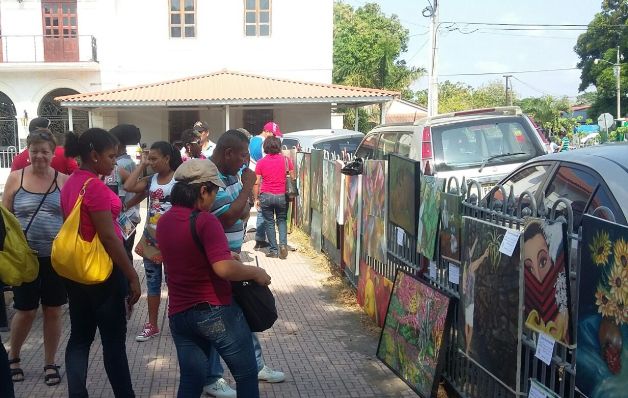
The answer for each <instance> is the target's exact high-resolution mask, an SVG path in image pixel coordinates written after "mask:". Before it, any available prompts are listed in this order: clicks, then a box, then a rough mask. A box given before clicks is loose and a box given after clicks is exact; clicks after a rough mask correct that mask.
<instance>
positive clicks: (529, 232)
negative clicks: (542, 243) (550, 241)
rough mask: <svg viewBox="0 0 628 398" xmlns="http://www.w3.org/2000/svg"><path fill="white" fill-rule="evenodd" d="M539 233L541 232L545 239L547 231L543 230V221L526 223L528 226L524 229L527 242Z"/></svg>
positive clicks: (524, 237)
mask: <svg viewBox="0 0 628 398" xmlns="http://www.w3.org/2000/svg"><path fill="white" fill-rule="evenodd" d="M538 234H541V236H543V239H545V233H544V232H543V226H542V225H541V223H540V222H538V221H532V222H531V223H530V224H528V225H526V228H525V230H524V231H523V241H524V242H527V241H528V240H530V239H532V238H534V237H535V236H537V235H538Z"/></svg>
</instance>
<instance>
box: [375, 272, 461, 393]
mask: <svg viewBox="0 0 628 398" xmlns="http://www.w3.org/2000/svg"><path fill="white" fill-rule="evenodd" d="M449 301H450V300H449V297H448V296H446V295H445V294H443V293H441V292H439V291H438V290H436V289H434V288H433V287H431V286H429V285H427V284H425V283H423V282H421V281H419V280H418V279H415V278H414V277H412V276H411V275H409V274H407V273H405V272H404V271H397V275H396V277H395V283H394V285H393V290H392V295H391V297H390V303H389V304H388V311H387V312H386V319H385V322H384V327H383V328H382V333H381V336H380V339H379V345H378V347H377V357H378V358H379V359H381V360H382V362H384V363H385V364H386V365H387V366H388V367H389V368H390V369H391V370H392V371H393V372H395V373H396V374H397V375H399V377H401V379H402V380H403V381H405V382H406V383H407V384H408V385H409V386H410V387H411V388H412V389H413V390H414V391H415V392H416V393H417V394H419V395H420V396H421V397H424V398H429V397H433V396H436V391H437V389H438V382H439V372H440V369H439V364H440V358H441V354H442V351H443V348H444V347H445V341H444V340H445V337H446V333H445V332H446V331H447V330H448V324H447V323H448V318H449V315H448V314H449Z"/></svg>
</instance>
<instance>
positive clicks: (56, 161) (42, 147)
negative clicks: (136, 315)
mask: <svg viewBox="0 0 628 398" xmlns="http://www.w3.org/2000/svg"><path fill="white" fill-rule="evenodd" d="M49 124H50V122H49V121H48V120H47V119H45V118H36V119H33V120H32V121H31V123H30V126H29V135H28V138H27V147H26V149H25V150H24V151H23V152H22V153H20V154H19V155H18V156H17V157H16V158H15V161H14V162H13V170H12V172H11V173H10V175H9V177H8V179H7V181H6V184H5V189H4V194H3V197H2V205H3V206H4V207H6V208H7V209H8V210H9V211H10V212H12V213H13V214H14V215H15V216H16V218H17V219H18V220H19V222H20V225H21V226H22V228H23V231H24V234H25V236H26V238H27V242H28V244H29V246H30V247H31V248H32V249H33V250H35V251H36V252H37V256H38V257H37V258H38V261H39V274H38V276H37V278H36V279H35V280H34V281H33V282H28V283H23V284H22V285H21V286H15V287H14V288H13V292H14V307H15V310H16V312H15V315H14V316H13V318H12V320H11V336H10V343H9V344H10V349H9V352H8V354H7V352H6V351H5V350H4V345H2V344H0V354H3V355H0V361H2V362H3V363H0V372H1V373H2V375H1V376H0V381H3V383H2V385H3V387H2V389H0V390H1V391H0V395H1V396H3V397H5V396H6V397H11V396H13V383H19V382H22V381H24V370H23V368H22V363H21V360H20V353H21V348H22V346H23V344H24V343H25V341H26V339H27V338H28V334H29V332H30V330H31V327H32V325H33V321H34V319H35V317H36V313H37V310H38V308H39V305H40V304H41V307H42V313H43V329H44V330H43V336H44V358H43V363H42V364H43V368H44V372H45V375H44V383H45V384H47V385H49V386H54V385H57V384H59V383H60V382H61V381H62V379H63V377H62V372H60V366H59V365H58V363H57V350H58V348H59V343H60V339H61V335H62V327H63V325H62V320H61V308H62V306H63V305H65V304H66V303H67V304H68V306H69V315H70V338H69V340H68V343H67V346H66V349H65V378H66V380H67V385H68V394H69V396H70V397H87V396H88V391H87V388H86V383H87V376H88V371H87V370H88V363H89V359H90V348H91V346H92V343H93V341H94V336H95V333H96V330H98V331H99V333H100V336H101V340H102V353H103V362H104V367H105V371H106V373H107V377H108V378H109V381H110V384H111V388H112V391H113V394H114V395H115V396H116V397H134V396H135V394H134V390H133V381H132V378H131V372H130V369H129V363H128V360H127V355H126V334H127V321H128V319H129V318H130V315H131V311H132V309H133V306H134V305H135V304H136V303H137V302H138V300H139V298H140V295H141V287H140V277H139V276H138V274H137V272H136V270H135V269H134V267H133V262H132V260H133V256H132V254H133V253H132V252H133V250H134V251H135V253H137V254H138V255H140V256H141V257H142V258H143V261H144V273H145V280H146V294H147V299H146V302H147V306H148V319H147V320H146V323H145V324H144V327H143V329H142V330H141V331H140V333H139V334H138V335H137V337H136V341H137V342H144V341H147V340H149V339H151V338H153V337H155V336H158V335H159V334H160V329H159V325H160V321H159V319H158V316H159V307H160V304H161V297H162V285H163V281H164V280H165V282H166V284H167V287H168V290H167V293H168V320H169V327H170V331H171V333H172V338H173V341H174V345H175V347H176V350H177V357H178V361H179V368H180V379H179V390H178V396H179V397H198V396H200V395H201V394H202V392H203V391H204V392H206V393H207V394H209V395H212V396H215V397H235V396H236V394H237V395H238V396H245V397H256V396H258V395H259V389H258V382H259V381H265V382H270V383H278V382H282V381H284V380H285V375H284V373H283V372H280V371H277V370H273V369H271V368H270V367H268V366H267V365H266V364H265V361H264V357H263V355H262V347H261V345H260V342H259V340H258V338H257V336H256V335H255V333H253V332H251V330H250V328H249V326H248V324H247V322H246V319H245V318H244V317H243V315H242V310H241V309H240V307H239V306H238V304H237V302H236V301H234V300H233V297H232V288H231V282H232V281H242V280H254V281H255V282H257V283H258V284H260V285H268V284H270V281H271V278H270V276H269V275H268V274H267V273H266V272H265V271H264V270H263V269H262V268H259V267H252V266H247V265H244V264H243V263H242V262H241V261H240V257H239V254H240V252H241V250H242V244H243V242H244V238H245V231H246V222H247V220H248V218H249V214H250V210H251V207H252V206H255V207H257V210H258V217H257V223H256V226H255V229H256V245H255V248H256V249H258V250H262V249H264V250H267V253H266V255H267V256H269V257H279V258H281V259H286V258H287V256H288V249H289V247H288V243H287V225H286V224H287V208H288V199H287V197H286V178H292V179H294V178H295V177H294V165H293V164H292V161H291V160H290V159H289V158H288V157H285V156H283V155H282V152H281V140H280V138H281V136H282V134H281V130H280V129H279V126H278V125H277V124H276V123H274V122H268V123H266V125H265V126H264V129H263V131H262V132H261V133H260V134H258V135H256V136H254V137H253V138H251V136H250V134H249V133H248V131H246V130H245V129H237V130H228V131H226V132H225V133H223V134H222V135H221V136H220V138H219V139H218V140H217V142H216V143H215V144H214V143H213V142H211V141H210V140H209V126H208V124H207V123H206V122H203V121H199V122H197V123H195V124H194V125H193V126H192V128H190V129H189V130H186V131H184V132H183V133H182V135H181V138H182V139H181V141H178V142H174V143H169V142H166V141H158V142H155V143H153V144H152V145H151V146H150V149H149V150H147V151H145V152H143V153H142V155H141V160H140V161H139V164H137V165H136V163H135V161H133V159H132V158H131V157H130V156H129V155H128V154H127V152H126V147H127V146H133V145H138V144H139V143H140V141H141V133H140V130H139V129H138V128H137V127H136V126H134V125H130V124H121V125H118V126H116V127H114V128H112V129H111V130H109V131H107V130H104V129H101V128H90V129H88V130H86V131H85V132H83V133H81V134H75V133H72V132H69V133H67V134H65V135H64V136H61V135H59V134H55V133H53V132H51V131H50V129H49ZM175 144H178V145H175ZM77 159H78V162H77ZM79 197H82V203H81V207H80V210H81V215H80V225H79V233H80V235H81V237H82V238H83V239H85V240H87V241H90V240H92V239H93V238H94V237H95V236H98V238H99V239H100V241H101V242H102V245H103V247H104V249H105V250H106V252H107V254H108V255H109V257H110V258H111V260H112V262H113V264H114V266H113V271H112V273H111V275H110V276H109V277H108V278H107V279H106V280H105V281H104V282H102V283H97V284H89V285H87V284H82V283H78V282H75V281H71V280H69V279H65V278H62V277H60V276H59V275H58V274H57V273H56V272H55V270H54V267H53V265H52V261H51V246H52V241H53V239H54V238H55V236H56V235H57V233H58V232H59V230H60V229H61V227H62V225H63V223H64V220H65V219H66V218H67V217H68V216H69V214H70V212H71V211H72V209H73V208H74V205H75V203H76V202H77V200H78V199H79ZM145 199H147V202H148V203H147V213H146V219H145V227H144V229H143V230H142V231H141V232H140V233H139V234H138V235H139V239H135V238H136V233H135V228H134V226H137V225H138V224H139V223H140V220H141V214H140V210H139V205H140V203H141V202H142V201H144V200H145ZM260 214H261V216H260ZM192 217H193V218H194V220H195V223H194V224H190V222H191V221H190V220H191V219H192ZM129 225H131V228H128V226H129ZM191 225H192V226H193V227H192V228H195V229H194V230H192V229H191ZM277 229H278V232H279V239H277ZM199 242H200V246H199ZM220 358H222V359H223V360H224V362H225V363H226V364H227V366H228V367H229V370H230V371H231V374H232V375H233V377H234V379H235V381H236V390H234V389H233V388H232V387H231V386H229V384H228V383H227V381H226V380H225V379H224V377H223V373H224V369H223V367H222V364H221V361H220ZM236 391H237V392H236Z"/></svg>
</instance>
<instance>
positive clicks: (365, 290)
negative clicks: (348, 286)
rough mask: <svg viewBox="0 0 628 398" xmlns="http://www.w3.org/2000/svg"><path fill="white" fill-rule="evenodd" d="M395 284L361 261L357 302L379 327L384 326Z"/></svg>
mask: <svg viewBox="0 0 628 398" xmlns="http://www.w3.org/2000/svg"><path fill="white" fill-rule="evenodd" d="M392 287H393V283H392V281H391V280H390V279H388V278H386V277H385V276H383V275H381V274H380V273H378V272H377V271H375V270H374V269H373V267H371V266H369V265H367V264H366V261H364V260H360V276H359V278H358V286H357V301H358V304H359V305H360V306H361V307H362V308H363V309H364V312H366V314H367V315H368V316H369V317H371V319H373V320H374V321H375V322H376V323H377V325H378V326H379V327H382V326H384V318H386V309H387V308H388V301H389V300H390V292H391V291H392Z"/></svg>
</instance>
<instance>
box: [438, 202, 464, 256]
mask: <svg viewBox="0 0 628 398" xmlns="http://www.w3.org/2000/svg"><path fill="white" fill-rule="evenodd" d="M440 206H441V213H440V230H439V231H440V232H439V244H440V255H441V257H443V258H444V259H446V260H448V261H450V262H454V263H456V264H460V244H461V242H460V229H461V228H462V196H460V195H453V194H450V193H441V194H440Z"/></svg>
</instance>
